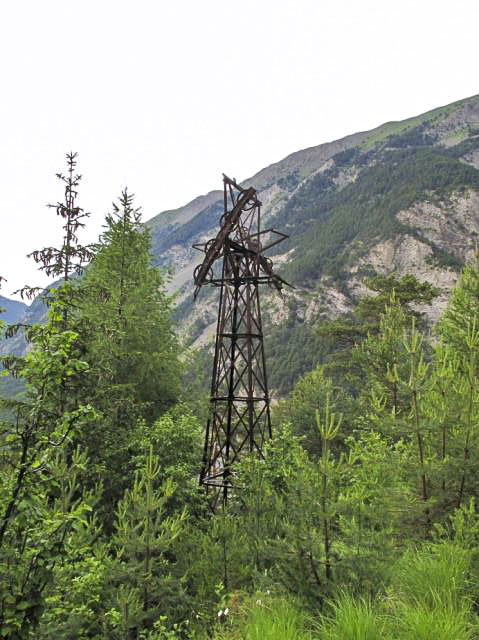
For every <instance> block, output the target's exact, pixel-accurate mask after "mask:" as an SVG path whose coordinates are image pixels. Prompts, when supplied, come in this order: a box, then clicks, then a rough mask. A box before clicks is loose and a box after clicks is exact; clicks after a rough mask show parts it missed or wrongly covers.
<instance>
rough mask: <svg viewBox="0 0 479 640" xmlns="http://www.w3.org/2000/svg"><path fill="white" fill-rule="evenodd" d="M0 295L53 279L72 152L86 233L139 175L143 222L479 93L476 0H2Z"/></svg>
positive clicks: (94, 231) (135, 185)
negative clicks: (40, 258) (50, 260)
mask: <svg viewBox="0 0 479 640" xmlns="http://www.w3.org/2000/svg"><path fill="white" fill-rule="evenodd" d="M0 17H1V22H0V25H1V26H0V61H1V62H0V81H1V84H0V88H1V94H0V214H1V231H0V275H2V276H3V277H5V278H7V282H6V284H4V286H3V288H2V291H1V293H2V294H3V295H6V296H9V297H13V296H12V292H13V291H14V290H15V289H18V288H19V287H21V286H23V285H24V284H29V285H45V284H46V283H47V280H46V279H45V277H44V276H43V275H42V274H40V273H39V272H38V271H37V270H36V266H35V264H34V263H33V261H32V260H28V259H27V258H26V254H27V253H29V252H31V251H33V250H35V249H39V248H41V247H43V246H48V245H58V243H59V242H61V237H62V234H61V229H60V222H59V219H58V218H57V217H56V215H55V212H54V210H53V209H47V207H46V204H47V203H49V202H56V201H58V200H59V199H61V198H62V188H61V184H60V183H59V182H58V180H57V179H56V177H55V174H56V173H57V172H58V171H61V170H63V169H64V167H65V162H64V159H65V154H66V153H67V152H68V151H70V150H72V151H76V152H78V154H79V155H78V170H79V172H80V173H81V174H82V176H83V179H82V184H81V187H80V191H79V199H78V204H79V205H80V206H82V207H83V208H84V209H85V210H87V211H90V212H91V216H90V218H89V221H88V229H86V230H85V231H84V233H83V234H82V236H81V240H82V241H83V242H85V243H86V242H92V241H95V240H96V238H97V237H98V234H99V233H100V231H101V228H102V224H103V220H104V216H105V213H107V212H108V211H109V210H111V203H112V201H113V200H114V199H116V198H117V197H118V195H119V194H120V192H121V190H122V189H123V188H125V187H128V189H129V190H130V191H132V192H133V193H135V195H136V204H137V205H138V206H141V207H142V209H143V216H144V219H145V220H147V219H149V218H151V217H152V216H154V215H156V214H157V213H159V212H160V211H163V210H167V209H172V208H176V207H179V206H181V205H183V204H186V203H187V202H188V201H190V200H192V199H193V198H195V197H196V196H198V195H200V194H203V193H207V192H208V191H211V190H212V189H217V188H221V174H222V173H223V172H224V173H227V174H228V175H230V176H232V177H235V178H236V179H237V180H239V181H241V180H242V179H246V178H248V177H250V176H252V175H253V174H254V173H256V172H257V171H259V170H260V169H262V168H263V167H265V166H267V165H269V164H271V163H273V162H277V161H278V160H280V159H282V158H283V157H285V156H286V155H288V154H289V153H292V152H294V151H298V150H300V149H304V148H306V147H311V146H315V145H318V144H321V143H323V142H327V141H330V140H336V139H338V138H341V137H343V136H345V135H348V134H350V133H355V132H357V131H364V130H367V129H371V128H373V127H376V126H378V125H380V124H382V123H383V122H387V121H390V120H402V119H404V118H407V117H410V116H413V115H417V114H420V113H423V112H425V111H427V110H429V109H433V108H435V107H438V106H441V105H445V104H448V103H450V102H454V101H455V100H460V99H462V98H465V97H468V96H471V95H474V94H477V93H479V85H478V73H477V63H478V44H477V28H478V24H479V2H478V1H477V0H455V1H454V2H452V0H447V1H444V0H414V1H410V0H400V1H396V0H381V1H377V0H256V1H255V2H254V1H251V0H241V1H239V0H237V1H236V2H233V1H230V0H201V1H199V0H174V1H168V2H166V1H162V0H155V1H153V0H151V1H148V0H134V1H133V0H130V1H128V2H127V1H123V0H94V1H91V0H81V2H73V1H71V0H42V1H41V2H39V1H38V0H17V1H16V2H6V1H5V2H3V3H1V5H0Z"/></svg>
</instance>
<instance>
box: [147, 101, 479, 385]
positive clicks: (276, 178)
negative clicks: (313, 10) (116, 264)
mask: <svg viewBox="0 0 479 640" xmlns="http://www.w3.org/2000/svg"><path fill="white" fill-rule="evenodd" d="M225 169H227V168H225ZM242 184H243V185H245V186H249V185H253V186H255V187H256V189H257V190H258V191H259V193H260V199H261V200H262V202H263V209H262V217H263V223H264V224H265V225H267V226H274V227H276V228H277V229H279V230H281V231H284V232H286V233H289V234H290V238H289V240H288V241H287V242H285V243H283V244H282V245H280V246H279V247H278V249H277V253H276V254H274V255H272V258H273V261H274V262H275V264H276V269H277V270H278V271H279V273H281V274H282V275H283V276H284V277H285V278H286V279H287V280H288V281H290V282H291V283H292V284H293V285H294V287H295V288H294V289H290V290H289V291H287V292H286V293H285V296H284V299H281V298H279V297H278V296H277V295H275V294H274V293H273V292H272V291H269V290H268V291H265V302H264V303H263V310H264V313H265V316H266V327H267V341H266V347H267V351H268V352H269V354H270V363H271V366H270V369H271V371H272V376H271V379H272V385H273V387H274V388H276V389H277V390H279V391H280V392H284V391H286V390H287V389H288V388H289V387H290V386H291V384H292V383H293V382H294V380H295V379H296V378H297V377H298V376H299V375H300V374H301V373H303V372H305V371H307V370H308V369H309V368H311V367H313V366H314V365H315V364H316V362H317V361H318V360H319V359H320V357H321V343H320V341H318V338H317V337H316V335H315V332H314V327H315V326H316V325H317V324H318V323H319V322H321V319H322V318H325V317H328V318H330V317H335V316H337V315H338V314H341V313H343V312H345V311H348V310H349V309H350V308H351V307H352V305H354V302H355V300H356V299H357V297H358V295H360V294H361V293H362V292H363V291H364V285H363V284H362V280H363V278H364V276H366V275H370V274H372V273H375V272H378V273H392V272H394V273H396V274H398V275H402V274H404V273H414V274H415V275H417V277H418V278H419V279H422V280H427V281H429V282H432V283H434V284H435V285H436V286H439V287H440V288H441V291H442V296H441V297H440V299H439V300H438V301H437V303H436V304H435V306H434V308H433V309H432V310H430V311H429V314H430V317H431V320H434V319H435V318H437V316H438V315H439V314H440V312H441V310H442V309H443V308H444V306H445V304H446V302H447V297H448V294H449V291H450V289H451V287H452V286H453V284H454V282H455V281H456V279H457V273H458V271H459V270H460V269H461V267H462V265H463V264H464V262H465V261H467V260H470V259H471V258H472V257H473V255H474V252H475V250H476V245H477V238H478V234H479V96H474V97H471V98H467V99H465V100H460V101H458V102H455V103H453V104H450V105H447V106H445V107H440V108H438V109H435V110H433V111H430V112H428V113H425V114H423V115H420V116H416V117H414V118H410V119H408V120H405V121H402V122H390V123H386V124H384V125H382V126H380V127H378V128H376V129H374V130H372V131H368V132H363V133H357V134H354V135H351V136H348V137H346V138H343V139H341V140H338V141H335V142H330V143H327V144H323V145H319V146H317V147H312V148H310V149H306V150H304V151H299V152H297V153H294V154H292V155H290V156H288V157H287V158H285V159H284V160H281V161H280V162H277V163H275V164H273V165H271V166H269V167H267V168H265V169H263V170H262V171H260V172H259V173H257V174H256V175H254V176H253V177H252V178H250V179H249V180H246V181H244V182H243V183H242ZM221 213H222V193H221V192H220V191H213V192H210V193H208V194H207V195H205V196H200V197H199V198H196V199H195V200H193V201H192V202H191V203H189V204H187V205H186V206H184V207H181V208H179V209H176V210H174V211H168V212H164V213H161V214H159V215H157V216H156V217H155V218H153V219H152V220H150V221H149V222H148V223H147V225H148V226H149V228H150V229H151V232H152V238H153V259H154V261H155V263H156V264H158V265H161V266H168V267H170V268H171V269H172V271H173V277H172V280H171V282H170V284H169V287H170V291H171V292H175V293H177V300H178V308H177V311H176V316H177V324H178V326H179V327H180V333H181V334H182V336H183V337H184V338H185V340H186V341H187V342H188V343H189V344H192V345H193V346H194V347H199V348H202V347H204V346H205V345H208V344H209V343H211V339H212V336H213V334H214V327H215V325H214V322H215V312H216V303H215V296H216V295H217V294H216V292H215V291H212V290H209V291H208V290H206V288H205V290H203V291H202V292H201V295H200V298H199V300H198V301H197V302H196V303H195V304H193V301H192V293H193V286H192V274H193V270H194V267H195V266H196V264H198V262H199V261H200V259H201V255H200V254H199V253H198V252H196V251H195V250H194V249H192V247H191V245H192V244H193V243H195V242H201V241H204V240H206V239H208V238H209V237H211V236H213V235H214V234H216V232H217V230H218V220H219V217H220V215H221Z"/></svg>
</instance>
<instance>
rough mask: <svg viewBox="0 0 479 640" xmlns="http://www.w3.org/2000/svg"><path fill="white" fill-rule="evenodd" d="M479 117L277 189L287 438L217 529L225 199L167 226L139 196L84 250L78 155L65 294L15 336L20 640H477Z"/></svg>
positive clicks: (397, 129) (428, 118)
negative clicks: (199, 270)
mask: <svg viewBox="0 0 479 640" xmlns="http://www.w3.org/2000/svg"><path fill="white" fill-rule="evenodd" d="M478 114H479V99H478V98H473V99H469V100H465V101H461V102H460V103H455V104H454V105H451V106H449V107H446V108H442V109H439V110H436V111H435V112H432V114H426V115H425V116H422V117H420V118H416V119H413V120H411V121H406V122H405V123H395V124H390V125H387V126H386V125H385V126H384V127H380V128H379V129H377V130H375V131H374V132H370V133H365V134H357V135H356V136H352V137H350V138H348V139H345V140H344V141H340V142H339V143H330V144H329V145H323V146H321V147H317V148H313V149H311V150H307V151H305V152H299V153H298V154H294V155H293V156H292V157H290V158H287V159H285V160H284V161H282V162H281V163H278V165H276V166H275V165H273V166H272V167H270V168H268V169H265V170H263V171H262V172H260V173H259V174H258V175H257V176H256V179H257V181H258V182H257V184H258V186H259V188H261V189H262V190H263V195H262V197H263V200H264V203H265V206H264V209H265V212H266V219H267V221H268V224H269V223H270V222H271V223H272V224H273V223H274V225H275V226H277V227H278V228H279V229H281V230H287V231H288V233H290V236H291V237H290V239H289V240H288V246H287V247H286V248H282V249H281V251H282V253H281V254H276V255H275V256H273V259H274V261H275V269H280V272H281V273H282V274H283V275H285V277H286V278H289V279H290V280H291V281H292V283H293V284H294V285H295V289H292V290H291V291H290V292H289V293H288V294H287V295H286V296H285V299H284V300H282V299H281V298H280V297H279V296H277V295H276V294H274V293H273V292H271V293H268V294H267V295H266V297H265V301H266V305H264V306H266V307H267V313H266V314H265V315H266V333H267V335H266V339H265V346H266V349H267V350H269V353H270V361H269V363H270V370H271V372H272V378H273V386H274V388H275V391H276V401H275V403H274V406H273V413H272V422H273V425H272V426H273V438H272V439H271V440H270V441H268V444H267V446H266V449H265V451H264V458H261V457H257V456H245V457H244V458H243V460H242V461H241V462H240V463H239V464H238V465H237V467H236V468H235V470H234V490H233V492H232V495H231V497H230V499H229V500H228V501H227V503H223V504H222V505H220V506H219V507H218V508H217V509H215V510H212V509H211V505H210V497H208V496H207V495H206V494H205V492H204V490H200V489H199V487H198V475H199V471H200V468H201V461H202V456H203V434H204V425H205V413H206V411H205V408H206V407H207V398H206V396H205V392H204V387H203V380H204V379H205V377H206V376H205V371H206V375H207V373H208V372H209V371H210V365H211V363H210V361H209V356H208V346H207V345H206V347H204V348H203V351H202V352H200V353H199V354H198V353H196V355H195V352H194V351H193V352H192V351H191V350H189V349H187V348H186V347H187V346H190V345H192V344H195V345H196V346H198V345H199V346H201V344H202V338H201V337H203V338H205V337H207V336H208V335H209V334H208V327H209V326H210V324H211V322H210V317H212V318H214V312H215V308H216V305H215V304H214V303H213V302H212V301H213V294H211V293H206V292H203V291H202V294H201V295H202V298H201V300H200V302H199V303H197V304H196V306H193V304H192V301H191V299H190V297H189V296H190V291H191V288H192V287H191V283H190V282H189V283H187V284H185V285H184V289H182V288H181V286H180V287H179V289H178V285H179V283H180V280H181V278H183V277H185V274H188V273H189V270H190V269H191V267H192V260H191V253H190V250H189V248H187V244H186V243H190V242H191V240H192V238H195V239H197V238H203V237H204V236H209V235H210V234H211V233H212V231H213V230H214V228H215V225H216V223H217V217H218V215H219V213H220V208H219V206H218V203H217V195H216V194H215V193H213V194H209V195H208V196H205V197H203V198H199V199H197V200H196V201H194V202H193V203H190V205H188V206H187V207H185V208H183V209H181V210H178V211H173V212H169V213H168V214H167V215H166V216H164V219H163V218H162V216H161V215H160V216H159V219H157V220H153V221H150V223H147V224H144V223H143V222H142V218H141V211H140V209H139V208H138V206H139V205H138V203H136V201H135V200H134V198H133V196H132V195H131V194H130V193H129V192H128V190H125V191H123V192H122V193H121V194H120V196H119V197H118V198H117V200H116V201H115V204H114V206H113V209H112V211H111V212H110V213H108V214H107V216H106V219H105V231H104V233H103V234H102V236H101V237H100V238H99V239H98V241H97V242H96V243H95V244H93V245H88V246H86V245H83V244H82V241H81V237H82V236H81V234H82V230H83V225H84V224H88V216H87V214H85V213H84V212H83V210H82V209H81V207H80V204H81V178H80V176H79V175H78V174H77V169H76V156H75V154H69V155H68V156H67V169H66V172H65V173H64V174H58V177H59V181H60V184H59V189H60V191H63V192H64V194H65V199H64V201H62V202H60V203H58V204H57V205H55V207H54V209H53V210H52V211H50V212H49V213H48V215H55V213H56V214H57V216H58V222H59V225H61V226H62V228H63V231H64V233H63V236H64V240H63V244H62V245H61V246H59V247H57V248H52V247H49V248H47V249H42V248H39V249H38V251H36V252H34V254H33V258H34V259H35V260H36V261H37V263H38V266H39V268H42V269H43V270H44V271H46V273H47V274H48V275H50V277H51V278H52V281H53V280H54V281H55V285H54V286H52V287H50V288H49V289H47V290H46V291H45V292H43V293H42V294H41V297H38V294H39V292H38V291H36V290H34V289H29V288H26V289H25V290H24V295H25V296H27V297H28V296H30V298H31V299H33V300H34V303H33V305H32V306H31V307H30V310H29V311H28V312H27V313H26V314H24V315H23V316H22V318H21V321H20V323H17V324H16V325H15V324H12V323H8V325H9V326H8V327H5V326H4V323H3V321H2V331H4V330H5V331H6V335H7V337H8V341H9V342H4V343H3V345H4V350H5V353H4V355H3V357H2V366H3V371H4V374H6V375H4V379H5V380H6V381H7V382H6V383H5V382H0V488H1V490H0V637H2V638H7V639H15V640H23V639H27V638H35V639H39V640H50V639H51V640H53V639H55V640H62V639H64V640H70V639H72V638H75V639H76V638H78V639H80V640H87V639H94V640H100V639H105V640H126V639H134V640H168V639H169V640H172V639H175V638H176V639H179V640H180V639H182V640H193V639H196V640H206V639H207V638H211V639H213V640H237V639H239V638H245V639H246V640H260V639H261V640H269V639H271V640H272V639H274V640H376V639H378V640H379V639H381V640H412V639H413V638H414V639H420V640H474V639H475V638H479V616H478V607H477V603H478V602H479V586H478V585H479V555H478V552H477V549H478V545H479V514H478V509H477V503H478V500H479V482H478V473H477V471H478V469H477V460H478V458H479V432H478V428H477V427H478V424H479V394H478V392H477V389H478V383H479V261H478V258H477V256H475V237H476V236H475V234H477V233H479V216H478V209H477V206H476V205H477V204H478V202H479V200H478V195H477V194H478V191H479V171H478V169H477V166H479V165H478V162H477V158H478V157H479V155H478V154H479V134H478V132H477V130H476V129H474V127H473V123H474V122H475V121H476V120H477V119H478ZM461 127H462V128H461ZM458 131H461V132H462V133H460V134H458ZM318 163H319V167H317V164H318ZM315 167H316V168H315ZM52 197H53V198H55V195H54V194H53V195H52ZM46 215H47V214H46ZM203 223H204V226H203V227H202V226H201V225H203ZM168 238H170V240H168ZM172 242H173V244H171V243H172ZM161 243H162V244H161ZM168 243H170V244H168ZM174 243H176V244H174ZM181 243H183V244H181ZM160 245H161V247H162V254H161V255H159V254H158V253H157V252H158V247H159V246H160ZM188 247H189V245H188ZM152 254H153V257H154V260H153V263H154V264H152V260H151V257H152ZM155 256H156V257H155ZM181 261H183V266H181V264H180V262H181ZM168 264H170V265H172V264H173V265H176V267H177V271H176V274H175V275H174V277H173V280H172V281H170V280H169V275H168V273H167V272H166V267H167V265H168ZM158 265H160V266H158ZM2 275H3V274H2ZM456 280H457V282H456ZM175 283H176V284H175ZM175 287H176V288H177V291H178V294H177V296H176V297H172V296H171V295H170V294H171V292H172V290H173V289H175ZM35 310H36V311H35ZM45 310H46V312H47V317H46V318H43V321H42V323H38V322H36V321H35V320H36V319H40V318H41V317H42V316H43V315H44V313H45ZM28 313H29V314H30V315H28ZM1 318H2V316H1V315H0V320H1ZM14 319H15V320H18V317H17V318H14ZM28 320H30V322H28ZM32 320H33V321H32ZM198 337H199V338H200V340H199V342H198ZM12 345H14V347H15V348H12ZM22 345H23V346H22ZM12 381H13V382H14V384H15V385H16V386H15V388H14V389H13V391H14V392H15V393H13V394H12V386H11V385H12ZM2 385H3V387H2ZM6 385H10V387H9V390H8V391H9V393H6Z"/></svg>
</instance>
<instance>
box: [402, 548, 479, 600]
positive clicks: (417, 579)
mask: <svg viewBox="0 0 479 640" xmlns="http://www.w3.org/2000/svg"><path fill="white" fill-rule="evenodd" d="M469 567H470V553H469V552H468V551H467V550H465V549H463V548H461V547H459V546H458V545H455V544H453V543H452V542H443V543H441V544H434V545H430V546H427V547H424V548H422V549H419V550H417V549H414V550H410V551H406V553H404V554H403V556H402V558H401V559H400V560H399V562H398V563H397V564H396V566H395V567H393V569H392V571H391V587H390V593H391V595H392V597H393V598H396V599H399V600H400V601H401V602H403V603H407V604H410V605H411V606H413V605H415V604H418V603H420V604H423V605H425V606H427V607H429V608H430V609H439V608H441V607H442V608H446V609H451V610H454V609H462V608H463V606H464V602H465V600H466V599H467V592H468V586H469V585H468V572H469Z"/></svg>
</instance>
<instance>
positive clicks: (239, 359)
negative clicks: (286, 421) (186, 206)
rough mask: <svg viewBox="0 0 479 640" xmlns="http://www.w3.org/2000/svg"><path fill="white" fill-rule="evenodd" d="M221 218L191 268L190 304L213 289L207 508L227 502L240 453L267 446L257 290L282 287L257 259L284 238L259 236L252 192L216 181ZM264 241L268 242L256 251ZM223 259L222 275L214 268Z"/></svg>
mask: <svg viewBox="0 0 479 640" xmlns="http://www.w3.org/2000/svg"><path fill="white" fill-rule="evenodd" d="M223 183H224V214H223V216H222V218H221V221H220V230H219V232H218V235H217V236H216V238H213V239H211V240H209V241H208V242H206V243H205V244H204V245H194V246H195V248H197V249H200V250H202V251H204V253H205V258H204V260H203V263H202V264H201V265H199V266H198V267H197V268H196V271H195V274H194V280H195V284H196V290H195V298H196V295H197V294H198V291H199V288H200V287H201V286H202V285H203V284H206V283H210V284H212V285H214V286H217V287H219V288H220V300H219V309H218V320H217V329H216V341H215V355H214V360H213V375H212V382H211V396H210V415H209V418H208V422H207V426H206V433H205V444H204V455H203V467H202V470H201V476H200V481H201V483H202V484H203V485H204V486H205V488H206V490H207V491H208V492H210V493H212V498H213V503H216V502H217V501H218V499H219V498H220V497H222V498H223V501H225V502H226V500H227V498H228V492H229V490H230V488H231V486H232V479H233V474H234V465H235V463H236V462H237V461H238V460H239V458H240V457H241V455H242V454H243V453H245V452H248V453H250V452H255V453H256V454H257V455H259V456H263V446H264V443H265V441H266V440H267V439H268V438H271V417H270V398H269V392H268V381H267V375H266V364H265V355H264V345H263V324H262V320H261V307H260V295H259V290H260V285H263V284H269V285H272V286H274V287H276V289H277V290H278V291H279V292H281V288H282V286H283V284H286V283H285V281H284V280H283V279H282V278H280V277H279V276H278V275H276V274H274V273H273V269H272V262H271V260H270V259H269V258H267V257H266V256H265V255H264V252H265V251H266V250H267V249H269V248H271V247H272V246H274V245H276V244H278V243H279V242H281V241H282V240H284V239H285V238H287V236H286V235H285V234H283V233H280V232H278V231H275V230H274V229H266V230H261V202H260V201H259V200H258V197H257V194H256V190H255V189H253V188H252V187H250V188H248V189H243V188H242V187H240V186H239V185H238V184H237V183H236V182H235V181H234V180H231V179H230V178H228V177H227V176H224V177H223ZM265 237H267V238H268V239H269V240H270V242H269V244H268V245H267V246H263V245H262V240H263V239H264V238H265ZM220 258H222V259H223V260H222V266H221V274H220V275H218V274H215V273H214V263H215V262H216V260H218V259H220Z"/></svg>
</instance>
